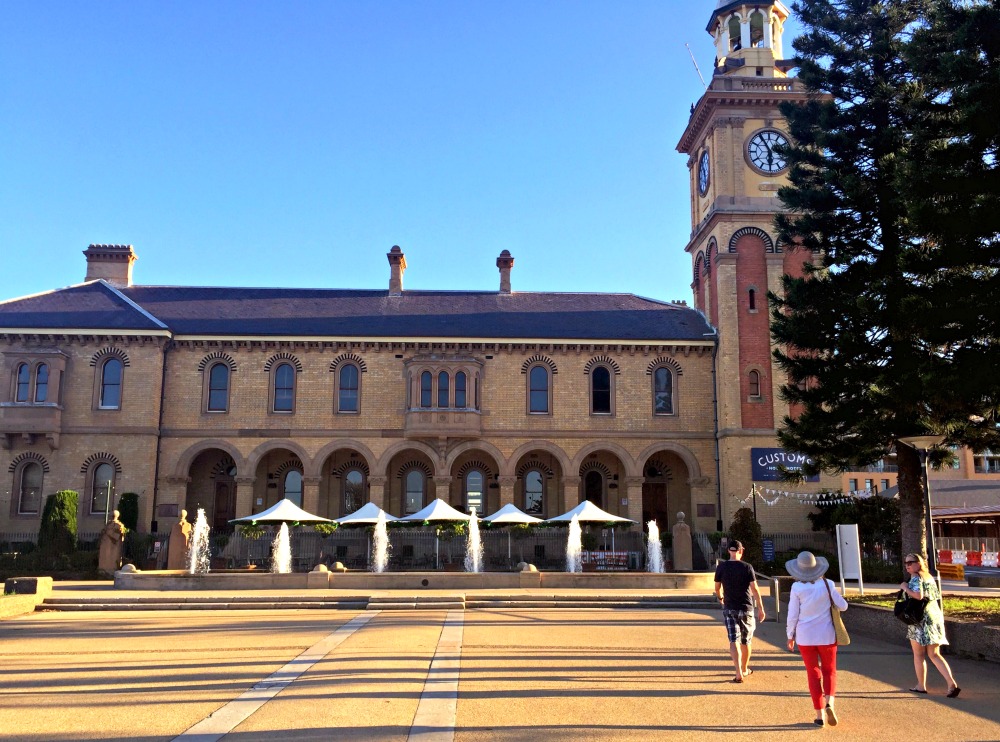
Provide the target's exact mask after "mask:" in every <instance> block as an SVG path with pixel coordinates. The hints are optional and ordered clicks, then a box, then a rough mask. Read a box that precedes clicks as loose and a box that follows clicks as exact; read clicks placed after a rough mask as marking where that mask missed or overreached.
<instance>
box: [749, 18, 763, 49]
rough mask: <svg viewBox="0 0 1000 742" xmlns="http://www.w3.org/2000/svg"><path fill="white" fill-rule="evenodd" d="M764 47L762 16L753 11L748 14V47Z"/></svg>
mask: <svg viewBox="0 0 1000 742" xmlns="http://www.w3.org/2000/svg"><path fill="white" fill-rule="evenodd" d="M760 46H764V14H763V13H761V12H760V11H759V10H755V11H754V12H753V13H751V14H750V47H751V48H756V47H760Z"/></svg>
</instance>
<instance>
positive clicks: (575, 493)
mask: <svg viewBox="0 0 1000 742" xmlns="http://www.w3.org/2000/svg"><path fill="white" fill-rule="evenodd" d="M580 481H581V478H580V477H563V481H562V489H563V491H562V507H561V508H557V510H558V512H556V513H553V514H552V515H561V514H563V513H565V512H566V511H567V510H571V509H573V508H575V507H576V506H577V505H579V504H580ZM549 517H552V516H549Z"/></svg>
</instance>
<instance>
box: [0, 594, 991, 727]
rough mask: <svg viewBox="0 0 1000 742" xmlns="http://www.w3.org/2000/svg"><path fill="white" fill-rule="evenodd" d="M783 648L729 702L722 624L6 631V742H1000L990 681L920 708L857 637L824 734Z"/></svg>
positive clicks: (775, 644)
mask: <svg viewBox="0 0 1000 742" xmlns="http://www.w3.org/2000/svg"><path fill="white" fill-rule="evenodd" d="M783 641H784V633H783V626H781V625H779V624H776V623H772V622H768V623H766V624H764V625H763V626H762V627H761V628H760V630H759V633H758V638H757V641H756V642H755V646H756V651H755V654H754V657H753V661H752V666H753V667H754V669H755V673H754V675H753V676H752V677H751V678H749V679H748V681H747V682H745V683H743V684H742V685H734V684H732V683H730V682H728V681H729V680H730V679H731V677H732V669H731V665H730V663H729V659H728V652H727V645H726V640H725V635H724V629H723V628H722V626H721V624H720V614H719V612H718V611H713V610H678V609H673V610H654V609H644V610H608V609H604V610H573V609H562V610H553V609H528V610H520V609H512V610H464V611H463V610H427V611H421V610H417V611H344V610H341V611H328V610H278V611H253V610H234V611H144V612H130V611H93V612H84V613H68V612H45V613H34V614H29V615H27V616H23V617H20V618H16V619H12V620H8V621H3V622H0V663H2V664H0V666H2V672H0V688H2V701H0V739H3V740H25V741H27V740H39V741H41V740H46V741H59V740H91V739H94V740H97V739H101V740H105V739H115V740H171V739H175V738H179V739H181V740H185V741H187V742H192V741H195V740H212V739H225V740H228V741H232V742H248V741H249V740H286V739H288V740H291V739H295V740H333V739H336V740H399V741H401V742H402V741H405V740H407V739H413V740H421V741H423V742H437V741H438V740H452V739H454V740H457V742H478V741H480V740H482V741H483V742H485V741H486V740H580V739H585V740H626V739H627V740H646V739H698V738H703V737H705V736H706V735H711V736H713V737H718V738H720V739H726V738H733V739H735V738H737V737H739V738H742V739H747V738H748V737H747V735H750V738H751V739H778V738H779V737H780V738H781V739H782V740H795V739H804V738H806V737H809V738H812V739H815V737H816V736H817V735H841V736H843V737H844V738H845V739H851V740H866V739H871V740H876V739H877V740H884V739H900V738H903V737H909V736H916V737H918V738H920V739H921V740H922V741H927V742H930V741H931V740H997V739H1000V688H998V681H1000V668H998V667H997V665H995V664H990V663H986V662H979V661H974V660H964V659H958V658H954V659H952V660H951V661H952V666H953V668H954V670H955V674H956V676H957V678H958V679H959V683H960V684H961V685H962V687H963V691H962V695H961V697H960V698H958V699H955V700H949V699H946V698H945V697H944V685H943V683H942V682H941V681H940V678H939V677H938V676H936V675H935V674H933V671H932V674H931V675H930V688H931V692H932V695H930V696H922V697H920V696H915V695H913V694H911V693H908V692H906V691H905V688H907V687H909V686H910V685H912V684H913V671H912V662H911V658H910V652H909V650H908V649H907V648H905V647H901V646H896V645H890V644H887V643H884V642H880V641H877V640H872V639H865V638H863V637H855V640H854V643H852V644H851V646H850V647H846V648H844V649H842V650H841V655H840V663H839V665H840V674H839V692H838V694H837V695H838V707H839V711H840V716H841V723H840V725H839V726H838V727H837V728H827V729H825V730H820V729H817V728H816V727H814V726H813V724H812V723H811V720H812V718H813V713H812V708H811V703H810V700H809V696H808V693H807V691H806V680H805V673H804V670H803V668H802V664H801V661H800V659H799V657H798V655H795V654H791V653H789V652H787V651H786V650H785V649H784V647H783Z"/></svg>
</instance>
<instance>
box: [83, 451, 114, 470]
mask: <svg viewBox="0 0 1000 742" xmlns="http://www.w3.org/2000/svg"><path fill="white" fill-rule="evenodd" d="M95 464H111V465H112V466H113V467H114V468H115V474H121V473H122V462H121V461H119V460H118V457H117V456H115V455H114V454H113V453H107V452H106V451H102V452H101V453H92V454H90V456H88V457H87V458H85V459H84V460H83V465H82V466H81V467H80V473H81V474H86V473H87V472H88V471H90V468H91V467H92V466H94V465H95Z"/></svg>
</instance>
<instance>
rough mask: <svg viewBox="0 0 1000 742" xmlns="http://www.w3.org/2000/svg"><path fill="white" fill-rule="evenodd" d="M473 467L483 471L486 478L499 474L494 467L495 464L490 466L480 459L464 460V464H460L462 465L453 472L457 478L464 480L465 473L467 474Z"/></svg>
mask: <svg viewBox="0 0 1000 742" xmlns="http://www.w3.org/2000/svg"><path fill="white" fill-rule="evenodd" d="M473 469H477V470H479V471H481V472H483V474H484V475H485V476H486V479H487V480H490V479H492V478H493V477H495V476H497V475H498V474H499V472H498V471H497V469H496V466H491V465H490V464H487V463H486V462H485V461H483V460H482V459H472V460H470V461H466V462H465V463H464V464H462V466H460V467H459V469H458V471H457V472H455V474H456V475H457V478H458V479H459V480H460V481H461V480H464V479H465V475H466V474H468V473H469V472H470V471H472V470H473Z"/></svg>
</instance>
